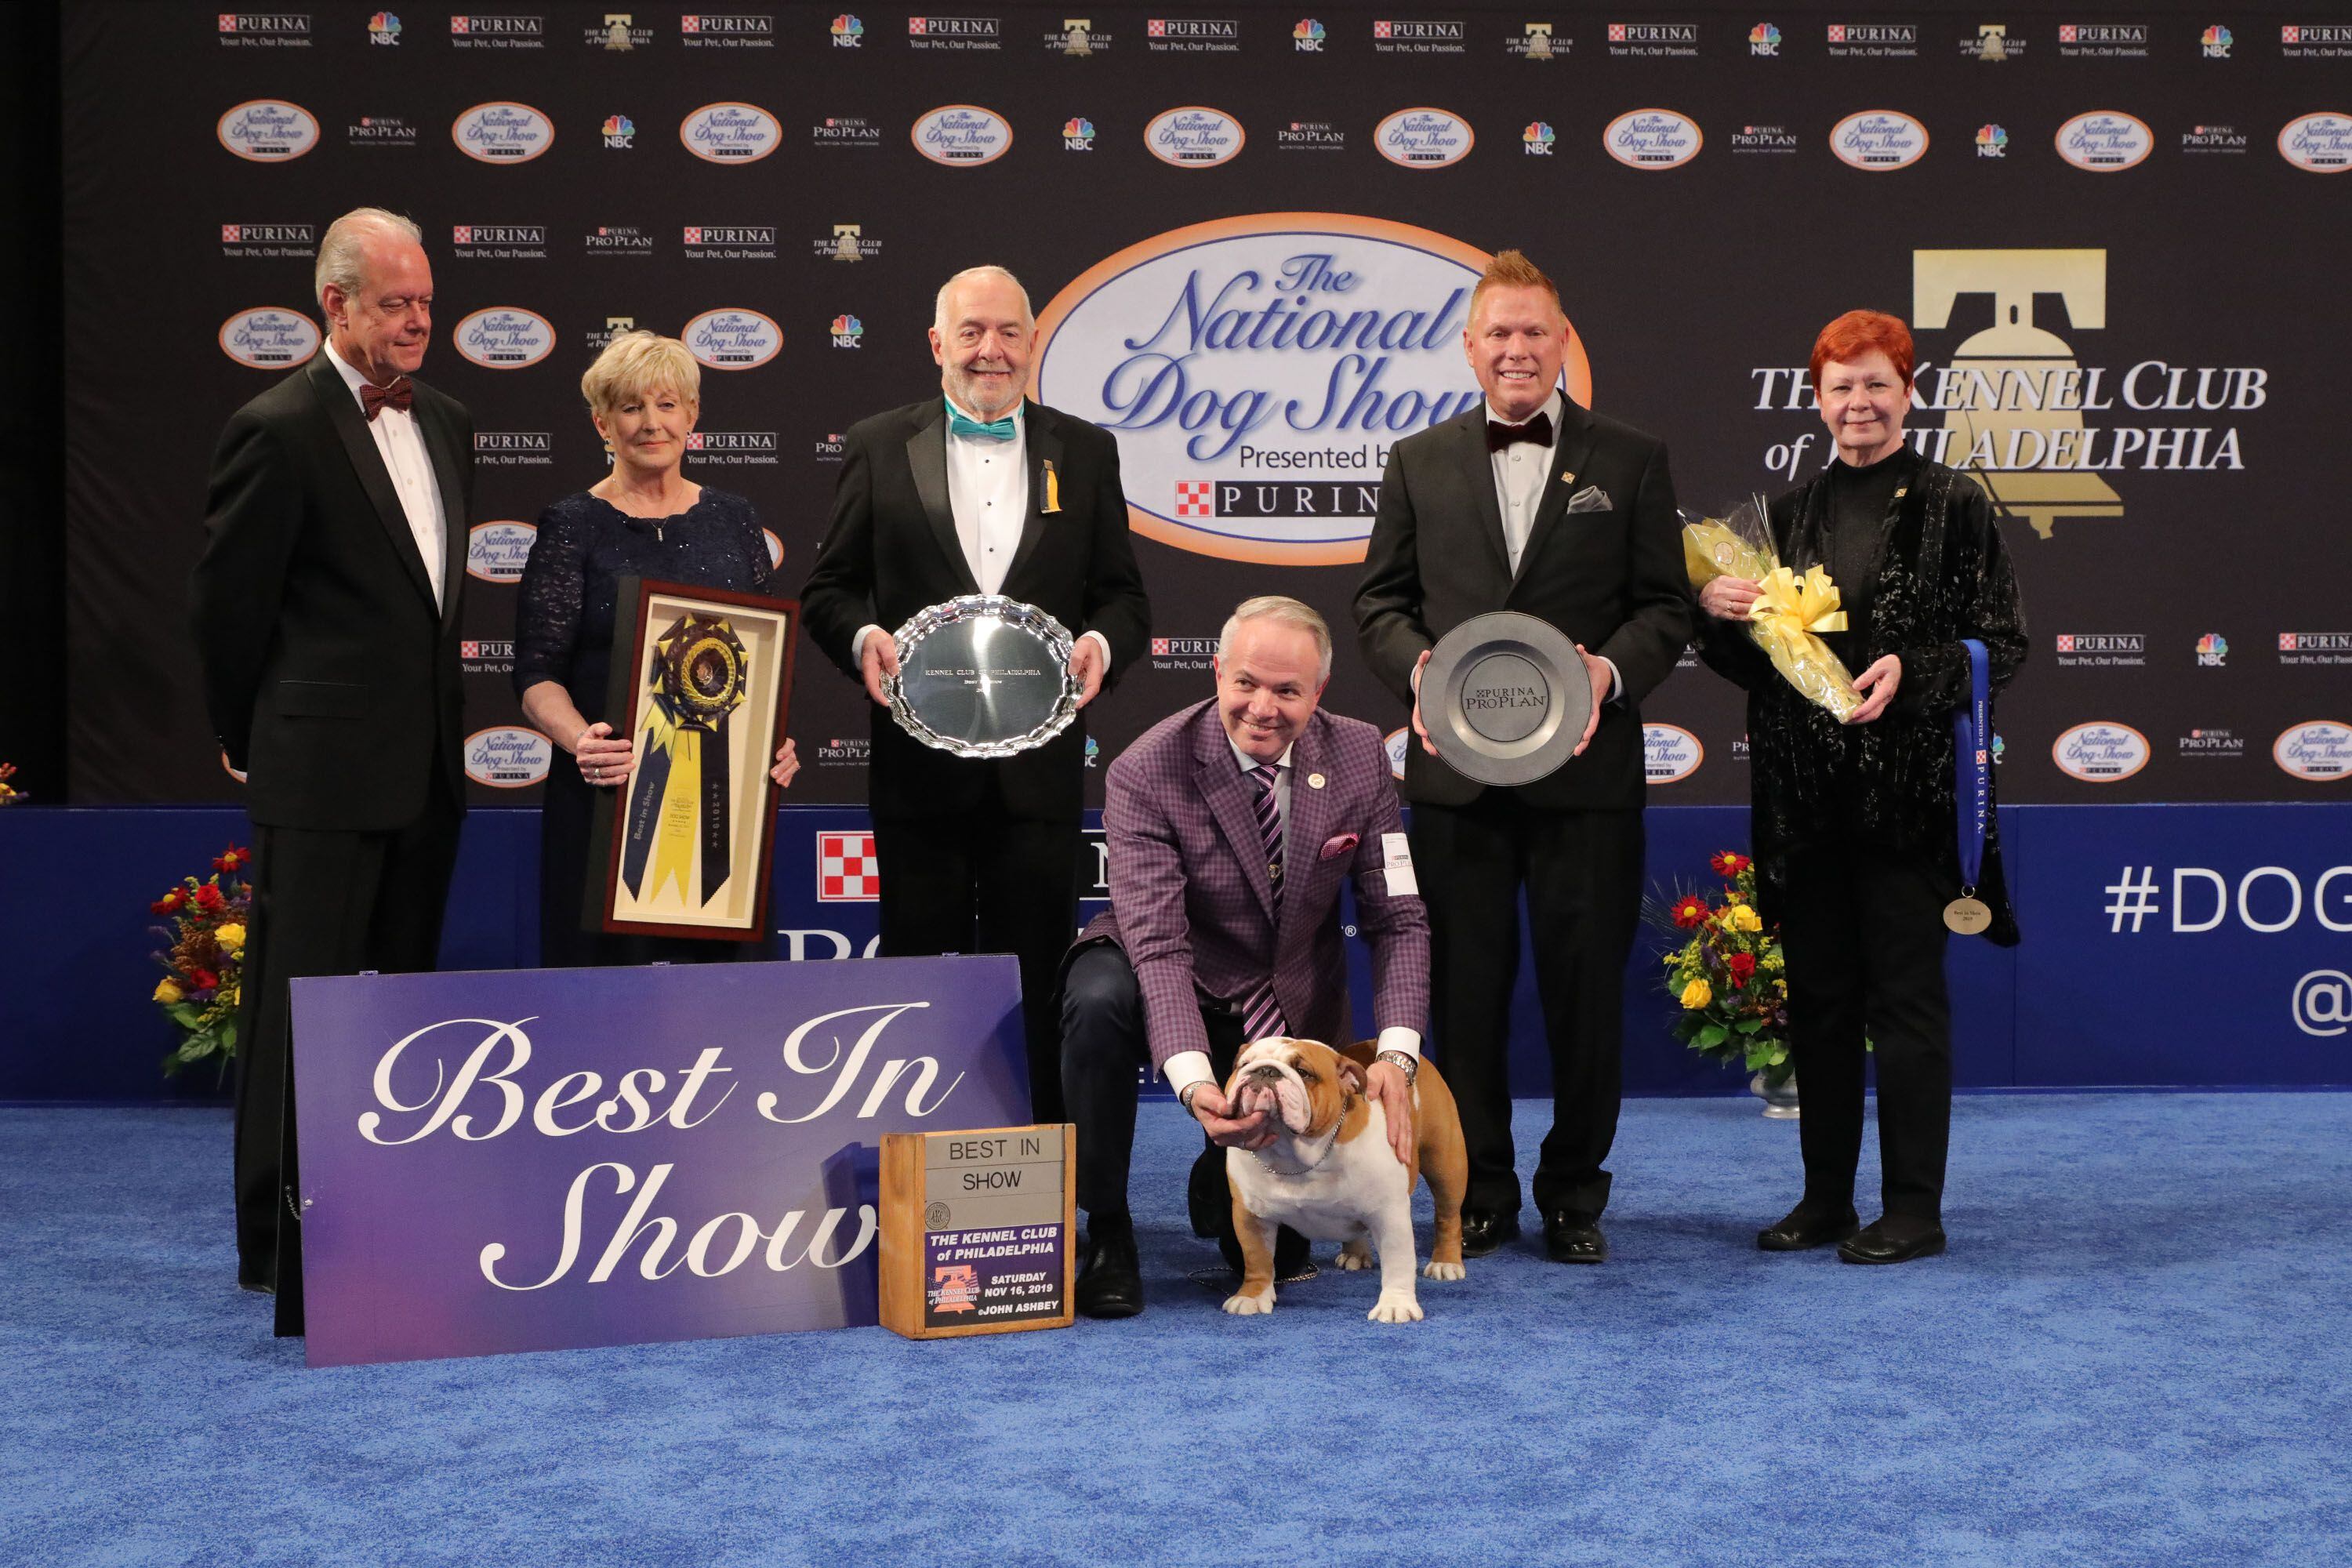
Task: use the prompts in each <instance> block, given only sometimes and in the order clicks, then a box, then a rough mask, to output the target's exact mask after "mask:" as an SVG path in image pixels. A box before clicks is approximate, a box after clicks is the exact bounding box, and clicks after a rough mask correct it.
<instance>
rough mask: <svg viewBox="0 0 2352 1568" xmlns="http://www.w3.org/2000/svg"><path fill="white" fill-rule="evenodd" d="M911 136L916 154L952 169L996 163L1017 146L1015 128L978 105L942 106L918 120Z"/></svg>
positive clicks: (1001, 116)
mask: <svg viewBox="0 0 2352 1568" xmlns="http://www.w3.org/2000/svg"><path fill="white" fill-rule="evenodd" d="M908 137H909V139H911V140H912V141H913V142H914V143H915V151H916V152H918V153H921V154H922V155H923V156H924V157H926V158H929V160H930V161H931V162H932V163H944V164H946V165H947V166H948V167H949V168H951V169H970V168H976V167H978V166H979V165H980V164H982V163H994V162H996V160H998V159H999V158H1002V157H1003V156H1004V154H1005V153H1007V152H1009V151H1010V150H1011V149H1012V146H1013V127H1012V125H1011V124H1009V123H1008V122H1007V121H1005V118H1004V117H1003V115H1001V114H999V113H997V112H996V111H995V110H992V109H982V108H981V107H980V106H979V105H978V104H976V103H949V104H942V105H941V106H940V107H939V108H937V109H934V110H931V111H930V112H929V114H926V115H924V116H922V117H921V118H920V119H919V120H917V121H915V124H914V128H913V129H912V130H911V131H909V132H908Z"/></svg>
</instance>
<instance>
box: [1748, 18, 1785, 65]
mask: <svg viewBox="0 0 2352 1568" xmlns="http://www.w3.org/2000/svg"><path fill="white" fill-rule="evenodd" d="M1748 53H1749V54H1751V55H1761V56H1763V57H1765V58H1768V59H1771V58H1779V56H1780V28H1778V27H1776V26H1773V25H1772V24H1771V23H1769V22H1759V23H1757V24H1756V25H1755V26H1752V27H1750V28H1748Z"/></svg>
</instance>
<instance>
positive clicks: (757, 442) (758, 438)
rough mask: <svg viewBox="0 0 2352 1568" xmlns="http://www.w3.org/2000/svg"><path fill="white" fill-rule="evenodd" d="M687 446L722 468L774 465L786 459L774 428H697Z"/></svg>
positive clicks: (697, 455) (690, 450) (696, 454)
mask: <svg viewBox="0 0 2352 1568" xmlns="http://www.w3.org/2000/svg"><path fill="white" fill-rule="evenodd" d="M686 449H687V450H688V452H689V453H691V454H693V456H694V457H695V458H698V459H699V460H700V461H702V462H705V463H710V464H714V465H717V466H719V467H720V468H747V467H748V468H774V467H775V466H776V465H777V464H778V463H779V462H780V461H782V447H780V446H779V445H778V443H777V440H776V433H775V432H774V431H773V430H697V431H694V432H692V433H691V434H689V435H688V437H687V438H686Z"/></svg>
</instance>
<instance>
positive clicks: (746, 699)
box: [582, 577, 801, 942]
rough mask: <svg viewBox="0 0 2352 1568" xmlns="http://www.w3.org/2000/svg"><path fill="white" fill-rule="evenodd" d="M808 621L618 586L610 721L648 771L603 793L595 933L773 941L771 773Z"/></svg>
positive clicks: (770, 607) (794, 609)
mask: <svg viewBox="0 0 2352 1568" xmlns="http://www.w3.org/2000/svg"><path fill="white" fill-rule="evenodd" d="M800 613H801V607H800V605H799V602H798V601H796V600H792V599H775V598H769V597H766V596H764V595H758V594H741V593H736V592H734V591H732V590H730V589H725V588H705V587H696V586H693V585H691V584H684V583H665V582H659V581H656V580H654V579H650V578H640V577H622V578H620V579H618V581H617V584H616V600H615V604H614V615H613V654H614V658H613V672H612V683H611V685H610V687H609V688H608V689H607V691H606V700H605V704H604V711H605V712H606V713H607V714H608V715H610V716H611V718H610V719H609V722H611V724H612V725H613V729H614V733H615V734H626V735H628V736H630V737H632V738H633V739H634V740H635V742H637V765H636V767H635V770H634V771H633V772H632V773H631V775H630V778H629V782H628V784H626V785H625V786H624V787H622V788H619V789H604V790H598V791H596V805H595V814H594V817H593V826H592V827H591V830H590V833H589V843H588V856H589V876H588V878H587V879H586V881H587V885H586V897H585V900H584V908H583V910H582V920H583V924H584V926H585V928H586V929H587V930H589V931H613V932H629V933H633V934H636V935H642V936H678V937H698V938H701V939H704V940H706V941H710V942H759V941H762V940H764V939H765V938H766V936H767V926H768V893H769V886H768V885H769V882H770V880H771V878H772V870H773V859H774V847H775V833H776V794H777V790H776V784H775V783H774V781H773V780H772V779H770V778H769V776H768V769H769V767H770V766H771V765H772V762H773V759H774V755H775V750H776V748H777V747H778V746H779V745H781V744H782V742H783V734H784V718H785V712H786V708H787V705H788V704H789V702H790V701H791V698H792V690H793V644H794V643H795V642H796V641H797V640H798V639H799V637H800ZM718 813H723V822H724V832H723V833H720V832H718V831H716V830H714V828H713V826H712V823H713V820H714V814H718Z"/></svg>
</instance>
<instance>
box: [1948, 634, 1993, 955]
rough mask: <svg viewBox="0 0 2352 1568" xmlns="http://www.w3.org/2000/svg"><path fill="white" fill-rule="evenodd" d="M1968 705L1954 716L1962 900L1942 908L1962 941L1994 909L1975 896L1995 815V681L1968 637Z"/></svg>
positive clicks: (1987, 662)
mask: <svg viewBox="0 0 2352 1568" xmlns="http://www.w3.org/2000/svg"><path fill="white" fill-rule="evenodd" d="M1960 646H1961V647H1965V648H1967V649H1968V650H1969V705H1968V706H1967V707H1965V708H1963V709H1961V710H1959V711H1958V712H1957V713H1955V714H1953V715H1952V765H1953V773H1954V778H1953V791H1952V794H1953V804H1954V805H1955V807H1956V808H1957V809H1956V810H1955V812H1954V814H1953V815H1954V816H1956V817H1957V818H1958V822H1959V836H1960V843H1959V847H1960V896H1959V897H1958V898H1957V899H1954V900H1952V901H1951V902H1950V903H1948V904H1946V905H1945V906H1944V923H1945V924H1946V925H1948V926H1949V927H1950V928H1951V929H1952V930H1953V931H1957V932H1958V934H1960V935H1961V936H1977V935H1979V934H1981V933H1982V932H1983V931H1985V929H1986V928H1987V927H1989V926H1990V925H1991V924H1992V910H1991V909H1990V907H1989V906H1987V905H1986V903H1985V901H1984V900H1982V899H1979V898H1978V897H1977V879H1978V878H1979V876H1981V875H1982V874H1983V872H1984V852H1985V828H1986V826H1987V824H1988V821H1989V819H1990V816H1991V814H1992V681H1991V679H1990V660H1988V658H1986V656H1985V645H1984V644H1982V643H1980V642H1979V641H1978V640H1977V639H1976V638H1974V637H1970V638H1969V639H1968V640H1967V641H1965V642H1963V643H1962V644H1961V645H1960Z"/></svg>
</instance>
